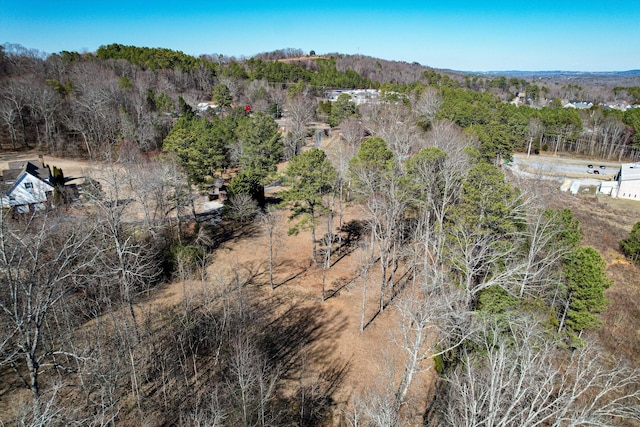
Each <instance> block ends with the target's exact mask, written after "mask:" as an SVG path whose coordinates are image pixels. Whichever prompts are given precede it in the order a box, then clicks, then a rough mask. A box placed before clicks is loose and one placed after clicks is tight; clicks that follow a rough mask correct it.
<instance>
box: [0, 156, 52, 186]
mask: <svg viewBox="0 0 640 427" xmlns="http://www.w3.org/2000/svg"><path fill="white" fill-rule="evenodd" d="M22 172H28V173H29V174H30V175H33V176H34V177H36V178H38V179H39V180H41V181H46V182H48V181H49V180H50V179H51V172H50V171H49V168H47V167H45V166H44V165H43V164H42V163H41V162H40V161H38V160H20V161H16V162H9V169H5V170H3V171H2V178H3V179H4V181H5V182H8V181H12V180H16V179H17V178H18V177H19V176H20V175H21V174H22Z"/></svg>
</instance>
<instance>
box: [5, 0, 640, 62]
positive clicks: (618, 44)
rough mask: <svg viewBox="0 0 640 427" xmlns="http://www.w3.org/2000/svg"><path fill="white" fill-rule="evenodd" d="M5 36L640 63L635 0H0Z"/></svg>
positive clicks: (236, 52)
mask: <svg viewBox="0 0 640 427" xmlns="http://www.w3.org/2000/svg"><path fill="white" fill-rule="evenodd" d="M7 42H8V43H17V44H21V45H23V46H25V47H28V48H33V49H37V50H40V51H44V52H47V53H55V52H60V51H62V50H68V51H78V52H83V51H89V52H92V51H95V50H96V49H97V48H98V47H99V46H101V45H106V44H111V43H121V44H127V45H135V46H145V47H165V48H169V49H175V50H180V51H182V52H185V53H187V54H191V55H196V56H197V55H200V54H212V53H218V54H224V55H228V56H236V57H241V56H245V57H250V56H252V55H255V54H257V53H261V52H268V51H273V50H276V49H283V48H296V49H302V50H303V51H304V52H309V51H310V50H315V52H316V53H318V54H321V53H333V52H339V53H347V54H357V53H360V54H363V55H369V56H374V57H377V58H382V59H389V60H397V61H406V62H418V63H420V64H422V65H427V66H431V67H435V68H449V69H455V70H463V71H489V70H531V71H538V70H570V71H625V70H630V69H640V0H610V1H591V0H555V1H548V0H528V1H520V0H511V1H482V0H478V1H466V0H458V1H452V2H446V1H444V0H439V1H431V0H422V1H421V0H416V1H405V0H397V1H368V2H364V1H333V0H324V1H315V2H307V1H304V0H299V1H289V0H280V1H273V0H272V1H268V2H267V1H252V0H245V1H241V0H236V1H228V0H208V1H199V0H183V1H176V0H174V1H164V0H156V1H139V0H129V1H122V0H112V1H102V0H100V1H92V0H85V1H70V0H48V1H35V0H0V43H7Z"/></svg>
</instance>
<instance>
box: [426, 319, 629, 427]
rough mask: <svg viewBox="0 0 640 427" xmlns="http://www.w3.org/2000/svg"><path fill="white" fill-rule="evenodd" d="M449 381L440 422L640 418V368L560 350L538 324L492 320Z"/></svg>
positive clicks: (598, 422)
mask: <svg viewBox="0 0 640 427" xmlns="http://www.w3.org/2000/svg"><path fill="white" fill-rule="evenodd" d="M473 342H474V344H475V345H476V346H478V348H480V349H481V351H479V352H473V353H472V352H470V351H469V350H468V349H467V348H465V349H463V351H462V364H461V365H460V366H459V367H458V368H457V369H455V370H454V371H453V372H451V373H450V374H448V375H447V376H446V383H445V387H444V390H443V391H444V392H443V393H442V394H440V398H439V402H440V403H441V406H440V407H439V411H438V412H439V416H440V417H441V419H440V423H441V424H445V425H452V426H486V425H491V426H513V425H517V426H524V427H527V426H539V425H549V426H582V425H592V426H605V425H612V424H614V425H615V424H617V423H618V422H619V421H620V420H633V419H635V420H637V419H638V417H639V416H640V388H639V387H638V384H639V381H640V370H638V369H637V368H635V369H630V368H628V367H625V366H623V365H621V364H614V365H613V366H610V362H609V361H606V360H604V358H603V357H602V355H601V354H599V353H598V352H597V351H594V349H589V348H587V347H585V348H582V349H578V350H575V351H573V352H572V353H565V352H564V351H563V350H557V349H555V348H554V346H553V343H551V342H550V341H549V340H548V339H546V338H545V337H544V336H543V333H542V332H541V330H540V328H539V324H537V323H536V322H535V321H533V322H532V321H531V319H527V318H524V319H520V320H517V319H509V320H508V321H507V324H504V323H502V324H501V323H500V322H496V321H488V322H483V328H482V329H480V330H479V332H478V334H477V335H475V336H474V338H473Z"/></svg>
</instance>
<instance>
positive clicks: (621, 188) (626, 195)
mask: <svg viewBox="0 0 640 427" xmlns="http://www.w3.org/2000/svg"><path fill="white" fill-rule="evenodd" d="M615 180H616V181H617V183H618V185H617V188H614V189H613V190H612V192H611V195H612V196H613V197H619V198H623V199H632V200H640V164H639V163H624V164H622V165H621V166H620V172H618V174H617V175H616V177H615Z"/></svg>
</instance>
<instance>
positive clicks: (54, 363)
mask: <svg viewBox="0 0 640 427" xmlns="http://www.w3.org/2000/svg"><path fill="white" fill-rule="evenodd" d="M94 237H95V226H91V225H89V224H86V223H83V222H81V221H78V222H76V223H74V224H73V225H72V224H70V223H69V222H68V221H64V219H63V218H60V217H55V215H50V214H46V213H36V214H33V215H31V216H29V217H26V218H24V219H23V220H21V221H15V220H12V219H10V218H8V217H7V216H6V214H3V215H2V216H1V217H0V282H1V283H2V285H1V289H0V312H1V319H2V324H3V329H2V331H3V332H2V335H1V336H0V367H5V366H7V365H8V366H12V367H13V368H14V370H15V372H16V373H17V374H18V375H19V376H20V378H21V379H22V380H23V382H24V384H25V386H26V387H28V388H29V389H30V390H31V394H32V396H33V402H34V412H36V413H39V412H40V406H39V405H40V402H39V398H40V395H41V381H40V374H41V373H42V371H43V369H47V368H52V369H56V370H57V369H63V370H64V369H65V368H66V367H68V366H67V362H68V361H69V360H73V359H77V358H83V357H84V356H83V355H82V354H80V353H74V352H73V351H71V349H70V348H69V343H66V342H64V341H63V340H62V336H64V335H66V334H65V333H63V332H62V331H61V330H58V329H57V328H58V327H59V326H60V325H61V324H64V323H66V322H65V321H64V320H63V319H64V318H65V317H66V316H67V315H69V313H68V312H66V311H65V310H66V305H65V304H64V302H65V298H67V297H70V296H71V294H72V293H73V292H74V291H75V290H76V289H78V288H79V287H82V286H83V284H84V275H85V273H86V272H87V270H88V266H90V265H91V264H92V263H93V262H94V261H95V258H96V257H97V256H98V253H96V252H92V251H89V250H88V248H89V244H88V243H89V241H90V240H91V239H92V238H94ZM54 319H55V320H54ZM25 370H26V372H27V376H23V375H22V374H21V372H25ZM40 415H43V414H40Z"/></svg>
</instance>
